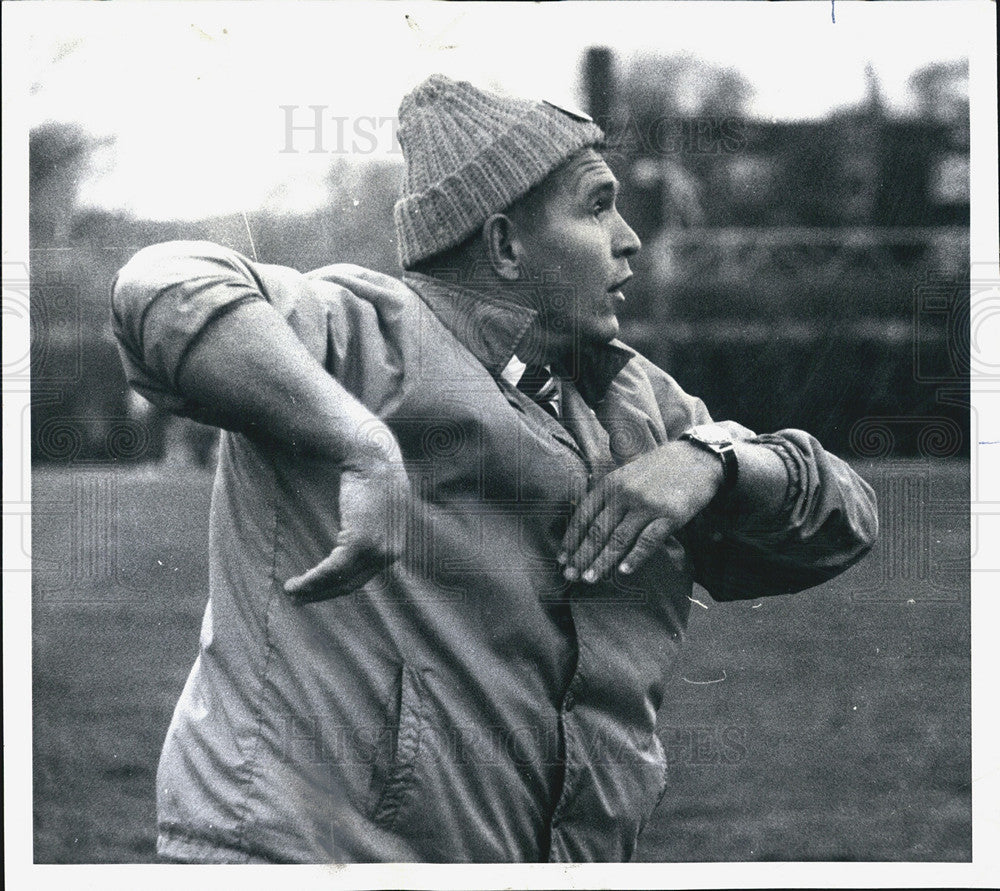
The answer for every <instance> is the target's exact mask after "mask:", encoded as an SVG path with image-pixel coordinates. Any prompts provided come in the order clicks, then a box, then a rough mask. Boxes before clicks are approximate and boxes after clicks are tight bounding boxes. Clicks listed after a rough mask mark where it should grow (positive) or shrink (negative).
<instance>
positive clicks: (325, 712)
mask: <svg viewBox="0 0 1000 891" xmlns="http://www.w3.org/2000/svg"><path fill="white" fill-rule="evenodd" d="M399 123H400V128H399V138H400V142H401V143H402V146H403V149H404V157H405V160H406V177H405V181H404V187H403V197H402V198H401V199H400V201H399V202H398V203H397V205H396V209H395V220H396V230H397V236H398V246H399V253H400V259H401V262H402V265H403V267H404V269H405V270H407V272H406V273H405V274H404V275H403V278H402V281H399V280H397V279H394V278H390V277H388V276H385V275H382V274H378V273H374V272H371V271H368V270H365V269H361V268H359V267H356V266H347V265H339V266H329V267H326V268H324V269H321V270H318V271H317V272H313V273H310V274H308V275H301V274H299V273H298V272H295V271H293V270H291V269H286V268H282V267H277V266H269V265H264V264H259V263H252V262H250V261H248V260H246V259H245V258H243V257H241V256H239V255H238V254H236V253H234V252H232V251H229V250H227V249H224V248H220V247H217V246H214V245H210V244H206V243H183V242H182V243H175V244H168V245H160V246H155V247H152V248H147V249H146V250H144V251H142V252H140V253H139V254H138V255H137V256H136V257H135V258H134V259H133V260H132V261H131V262H130V263H129V264H128V265H127V266H126V267H125V268H124V269H123V270H122V272H121V273H120V274H119V277H118V279H117V282H116V285H115V289H114V323H115V330H116V333H117V336H118V338H119V341H120V344H121V351H122V357H123V361H124V363H125V366H126V369H127V371H128V375H129V379H130V381H131V383H132V385H133V386H134V387H136V389H138V390H139V391H140V392H141V393H143V394H144V395H146V396H148V397H149V398H151V399H153V400H154V401H156V402H158V403H159V404H160V405H164V406H166V407H168V408H169V409H171V410H172V411H174V412H176V413H178V414H183V415H188V416H190V417H194V418H197V419H199V420H203V421H207V422H209V423H214V424H217V425H219V426H222V427H224V428H225V429H226V430H227V431H229V432H227V433H225V434H224V435H223V440H222V445H221V449H220V459H219V467H218V472H217V475H216V480H215V489H214V492H213V501H212V517H211V535H210V561H211V563H210V566H211V569H210V597H209V604H208V608H207V610H206V614H205V619H204V624H203V627H202V634H201V647H200V653H199V656H198V660H197V662H196V663H195V666H194V668H193V669H192V672H191V675H190V677H189V679H188V682H187V685H186V687H185V689H184V692H183V694H182V696H181V699H180V701H179V703H178V705H177V709H176V711H175V714H174V718H173V721H172V723H171V726H170V729H169V732H168V735H167V740H166V743H165V746H164V750H163V755H162V758H161V762H160V769H159V775H158V781H157V782H158V803H159V829H160V837H159V851H160V853H161V855H162V856H163V857H165V858H167V859H171V860H181V861H209V862H223V861H227V862H274V861H304V862H309V861H329V860H336V861H365V860H397V861H407V860H429V861H452V860H457V861H512V860H516V861H539V860H542V861H544V860H559V861H566V860H622V859H628V858H629V857H630V856H631V855H632V852H633V850H634V848H635V843H636V839H637V837H638V835H639V833H640V831H641V829H642V827H643V825H644V823H645V821H646V820H647V819H648V818H649V816H650V814H651V813H652V811H653V809H654V808H655V806H656V804H657V802H658V800H659V798H660V796H661V794H662V792H663V790H664V786H665V767H666V762H665V758H664V752H663V750H662V747H661V745H660V742H659V740H658V739H657V736H656V734H655V724H656V714H657V709H658V707H659V705H660V702H661V699H662V697H663V693H664V676H665V672H666V670H667V668H668V666H669V664H670V662H671V660H672V659H673V658H674V654H675V653H676V650H677V647H678V644H679V642H680V639H681V637H682V634H683V631H684V628H685V625H686V619H687V613H688V607H689V605H690V601H689V598H690V595H691V592H692V581H693V580H696V581H698V582H699V583H700V584H702V585H704V586H705V587H706V588H707V589H708V590H709V591H710V593H711V594H712V595H713V596H714V597H716V598H718V599H723V600H725V599H734V598H749V597H759V596H763V595H767V594H780V593H786V592H791V591H795V590H799V589H802V588H805V587H809V586H811V585H815V584H818V583H820V582H822V581H825V580H826V579H829V578H830V577H832V576H833V575H835V574H837V573H838V572H840V571H842V570H843V569H845V568H846V567H848V566H850V565H851V564H852V563H854V562H856V561H857V560H858V559H860V558H861V557H862V556H863V555H864V553H866V551H867V550H868V549H869V548H870V547H871V544H872V541H873V538H874V535H875V527H876V520H875V508H874V503H873V497H872V493H871V490H870V489H869V488H868V486H867V485H866V484H865V483H864V482H863V481H862V480H860V479H859V478H858V477H857V476H856V475H855V474H854V473H853V472H852V471H851V470H850V469H849V468H848V467H847V466H846V465H845V464H844V463H842V462H841V461H839V460H838V459H837V458H835V457H833V456H831V455H829V454H828V453H826V452H825V451H824V450H823V449H822V447H821V446H820V445H819V444H818V443H817V442H816V441H815V440H814V439H813V438H812V437H810V436H809V435H808V434H806V433H803V432H801V431H795V430H786V431H782V432H780V433H777V434H774V435H769V436H754V435H753V434H752V433H751V432H750V431H749V430H746V429H745V428H743V427H740V426H739V425H737V424H726V425H724V426H723V425H710V424H709V422H710V421H711V419H710V417H709V415H708V413H707V411H706V409H705V407H704V405H703V404H702V403H701V402H700V401H699V400H697V399H694V398H692V397H690V396H688V395H686V394H685V393H684V392H683V391H682V390H681V389H680V388H679V387H678V385H677V384H676V383H675V382H674V381H673V379H672V378H670V377H669V376H668V375H666V374H665V373H663V372H662V371H660V370H659V369H658V368H656V367H655V366H653V365H652V364H651V363H650V362H649V361H647V360H646V359H644V358H643V357H642V356H640V355H638V354H636V353H635V352H634V351H632V350H630V349H629V348H627V347H625V346H624V345H623V344H621V343H619V342H618V341H617V340H615V337H616V335H617V333H618V322H617V320H616V317H615V312H616V309H617V307H618V305H619V304H620V303H621V302H622V300H623V297H622V295H621V292H620V290H619V289H620V288H621V286H622V285H623V284H624V283H625V282H626V281H627V279H628V278H629V277H630V275H631V272H630V269H629V258H630V257H631V256H632V255H634V254H635V253H636V251H638V249H639V246H640V245H639V240H638V239H637V237H636V236H635V233H634V232H633V231H632V230H631V229H630V228H629V227H628V225H627V224H626V223H625V221H624V220H623V219H622V218H621V216H620V215H619V213H618V210H617V208H616V206H615V196H616V192H617V187H618V184H617V182H616V180H615V178H614V176H613V175H612V173H611V171H610V170H609V169H608V167H607V165H606V164H605V163H604V161H603V159H602V158H601V156H600V154H599V153H598V150H597V148H598V147H599V145H600V143H601V140H602V134H601V131H600V130H599V128H598V127H597V126H596V125H594V124H593V122H592V121H590V120H589V118H586V117H585V116H583V115H577V114H573V113H569V112H566V111H564V110H562V109H560V108H558V107H556V106H554V105H551V104H549V103H544V102H528V101H524V100H520V99H511V98H506V97H501V96H498V95H495V94H492V93H487V92H484V91H481V90H478V89H476V88H475V87H473V86H471V85H470V84H468V83H464V82H455V81H452V80H449V79H448V78H445V77H443V76H440V75H436V76H433V77H431V78H429V79H428V80H427V81H425V82H424V83H422V84H421V85H420V86H418V87H417V88H416V89H415V90H414V91H413V92H411V93H410V94H409V95H408V96H407V97H405V98H404V100H403V103H402V105H401V107H400V112H399ZM706 425H708V426H706Z"/></svg>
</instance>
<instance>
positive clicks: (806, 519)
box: [682, 430, 878, 600]
mask: <svg viewBox="0 0 1000 891" xmlns="http://www.w3.org/2000/svg"><path fill="white" fill-rule="evenodd" d="M749 432H750V431H747V433H749ZM747 441H748V442H751V443H757V444H759V445H761V446H762V447H764V448H768V449H771V450H772V451H774V452H775V453H776V454H777V455H778V457H780V458H781V460H782V461H783V462H784V465H785V469H786V470H787V472H788V488H787V490H786V494H785V500H784V504H783V506H782V508H781V509H780V511H779V513H778V515H777V516H774V517H768V518H763V519H761V518H757V519H756V520H750V519H747V518H741V517H735V516H733V515H732V514H731V513H729V512H728V511H727V509H726V505H725V504H724V503H723V504H721V505H718V506H714V507H712V508H710V509H708V510H706V511H704V512H703V513H702V514H701V515H699V516H698V517H697V518H695V520H694V521H692V522H691V523H690V524H689V525H688V526H687V527H686V528H685V529H684V530H683V532H682V540H683V541H684V544H685V545H686V547H687V550H688V553H689V555H690V557H691V559H692V562H693V564H694V567H695V580H696V581H697V582H698V583H699V584H700V585H702V586H703V587H705V588H706V589H707V590H708V592H709V594H711V595H712V597H713V598H714V599H715V600H747V599H753V598H757V597H765V596H769V595H774V594H790V593H793V592H795V591H801V590H803V589H805V588H811V587H813V586H814V585H818V584H821V583H822V582H825V581H827V580H829V579H831V578H833V577H834V576H836V575H838V574H839V573H841V572H843V571H844V570H845V569H847V568H849V567H850V566H853V565H854V564H855V563H857V562H858V561H859V560H860V559H861V558H862V557H863V556H864V555H865V554H867V553H868V551H869V550H871V548H872V546H873V544H874V543H875V538H876V536H877V534H878V514H877V510H876V504H875V494H874V492H873V491H872V489H871V487H870V486H869V485H868V483H866V482H865V481H864V480H863V479H862V478H861V477H860V476H858V474H857V473H855V472H854V470H852V469H851V468H850V467H849V466H848V465H847V463H846V462H844V461H842V460H841V459H840V458H837V457H836V456H834V455H832V454H830V453H829V452H827V451H826V450H825V449H824V448H823V447H822V446H821V445H820V444H819V442H818V441H817V440H816V439H815V438H814V437H813V436H810V435H809V434H808V433H805V432H803V431H801V430H781V431H778V432H777V433H773V434H766V435H762V436H749V437H748V438H747Z"/></svg>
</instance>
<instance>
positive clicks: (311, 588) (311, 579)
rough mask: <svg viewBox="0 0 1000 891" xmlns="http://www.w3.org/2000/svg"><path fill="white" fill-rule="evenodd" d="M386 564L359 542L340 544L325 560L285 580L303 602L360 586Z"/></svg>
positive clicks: (338, 593) (346, 592)
mask: <svg viewBox="0 0 1000 891" xmlns="http://www.w3.org/2000/svg"><path fill="white" fill-rule="evenodd" d="M382 568H383V564H382V561H379V560H376V559H374V558H373V556H372V554H371V552H366V551H364V550H363V549H362V548H360V547H359V546H358V545H357V544H355V543H353V542H346V543H344V544H338V545H337V547H335V548H334V549H333V550H332V551H331V552H330V556H329V557H327V558H326V559H325V560H323V561H322V562H320V563H318V564H317V565H316V566H314V567H313V568H312V569H310V570H309V571H308V572H305V573H303V574H302V575H300V576H296V577H295V578H291V579H289V580H288V581H287V582H285V593H287V594H288V595H290V596H291V597H293V598H295V599H296V600H297V601H298V602H300V603H315V602H316V601H319V600H329V599H330V598H333V597H340V596H342V595H344V594H349V593H351V591H354V590H356V589H357V588H360V587H361V586H362V585H363V584H365V582H367V581H369V580H370V579H371V578H372V577H373V576H375V575H376V574H377V573H378V572H379V571H380V570H381V569H382Z"/></svg>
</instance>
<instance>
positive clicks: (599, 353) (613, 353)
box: [403, 272, 634, 405]
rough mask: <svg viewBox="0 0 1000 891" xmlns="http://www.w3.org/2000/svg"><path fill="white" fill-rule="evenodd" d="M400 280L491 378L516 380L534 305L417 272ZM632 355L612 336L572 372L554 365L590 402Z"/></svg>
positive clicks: (521, 368)
mask: <svg viewBox="0 0 1000 891" xmlns="http://www.w3.org/2000/svg"><path fill="white" fill-rule="evenodd" d="M403 281H404V283H405V284H406V285H407V286H409V287H410V288H411V289H412V290H413V291H415V292H416V293H417V294H418V295H419V296H420V298H421V299H422V300H423V301H424V303H426V304H427V305H428V307H430V309H431V311H432V312H433V313H434V315H435V316H437V318H438V319H439V320H440V321H441V323H442V324H443V325H444V326H445V327H446V328H447V329H448V330H449V331H450V332H451V333H452V334H453V335H454V336H455V338H456V339H457V340H458V341H459V343H461V344H462V345H463V346H464V347H465V348H466V349H468V350H469V352H471V353H472V354H473V355H474V356H475V357H476V358H477V359H478V360H479V361H480V362H482V364H483V366H484V367H485V368H486V369H487V371H489V372H490V374H492V375H493V377H495V378H499V377H503V378H504V379H505V380H507V381H508V383H511V384H512V385H513V386H516V385H517V381H519V380H520V378H521V375H522V374H523V373H524V363H523V362H521V360H520V359H517V356H516V352H517V348H518V345H519V344H520V343H521V340H522V339H523V338H524V335H525V334H526V333H527V331H528V329H529V328H530V327H531V325H532V324H533V323H534V322H535V320H536V319H537V318H538V312H537V310H534V309H531V308H530V307H527V306H523V305H521V304H518V303H514V302H513V301H510V300H503V299H501V298H499V297H496V296H495V295H492V294H488V293H486V292H484V291H480V290H476V289H474V288H469V287H467V286H465V285H459V284H457V283H455V282H450V281H446V280H444V279H440V278H435V277H431V276H428V275H423V274H422V273H419V272H406V273H404V274H403ZM633 355H634V353H633V351H632V350H630V349H629V348H628V347H626V346H625V345H624V344H623V343H620V342H619V341H612V342H611V343H609V344H606V345H604V346H599V347H595V348H593V349H591V350H588V351H587V354H586V355H584V356H581V362H580V368H579V370H578V372H577V373H576V374H572V373H567V372H566V371H565V370H560V369H558V368H556V369H554V370H555V371H556V372H557V373H559V374H561V375H562V376H563V377H570V378H573V379H574V380H575V382H576V384H577V386H578V387H579V389H580V392H581V394H582V395H583V397H584V399H586V400H587V402H588V403H590V404H592V405H594V404H596V403H597V402H599V401H600V400H601V399H603V398H604V394H605V393H606V392H607V389H608V387H609V386H610V384H611V381H612V380H614V378H615V377H616V376H617V375H618V373H619V372H620V371H621V370H622V368H624V367H625V365H626V364H627V363H628V361H629V359H631V358H632V356H633ZM512 360H513V361H512Z"/></svg>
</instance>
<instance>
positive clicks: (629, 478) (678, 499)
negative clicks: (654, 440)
mask: <svg viewBox="0 0 1000 891" xmlns="http://www.w3.org/2000/svg"><path fill="white" fill-rule="evenodd" d="M721 484H722V462H721V461H719V459H718V457H716V456H715V455H713V454H712V453H710V452H707V451H705V450H704V449H701V448H699V447H698V446H696V445H694V444H692V443H690V442H669V443H666V444H665V445H662V446H660V447H659V448H657V449H655V450H654V451H652V452H648V453H647V454H645V455H641V456H640V457H638V458H636V459H635V460H634V461H632V462H630V463H628V464H626V465H625V466H624V467H619V468H618V469H617V470H614V471H612V472H611V473H609V474H608V475H607V476H606V477H604V479H602V480H601V481H600V482H599V483H598V484H597V486H595V487H594V489H593V490H591V491H590V492H589V493H588V494H587V496H586V497H585V498H584V499H583V501H582V502H581V503H580V505H579V507H577V510H576V513H575V514H574V515H573V517H572V518H571V519H570V522H569V528H568V529H567V530H566V534H565V536H564V537H563V542H562V551H561V553H560V555H559V562H560V563H563V564H565V570H564V574H565V576H566V578H567V579H568V580H569V581H576V580H577V579H578V578H581V577H582V578H583V580H584V581H585V582H596V581H597V580H598V579H603V578H606V577H607V576H608V575H610V574H611V572H612V570H613V569H614V567H615V566H618V569H619V571H621V572H623V573H626V574H627V573H630V572H633V571H634V570H635V569H636V568H637V567H638V566H639V565H640V564H641V563H642V562H643V561H645V560H646V558H647V557H649V555H650V554H651V553H652V552H653V550H654V548H655V547H656V546H657V545H658V544H660V543H662V542H663V541H665V540H666V538H667V537H668V536H670V535H672V534H673V533H674V532H676V531H677V530H678V529H680V528H682V527H683V526H685V525H687V523H688V522H689V521H690V520H691V519H692V518H693V517H694V516H695V515H696V514H698V513H699V512H700V511H702V510H703V509H704V508H705V507H706V506H707V505H708V503H709V502H710V501H711V500H712V498H713V496H714V495H715V493H716V492H717V491H718V489H719V486H720V485H721Z"/></svg>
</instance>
